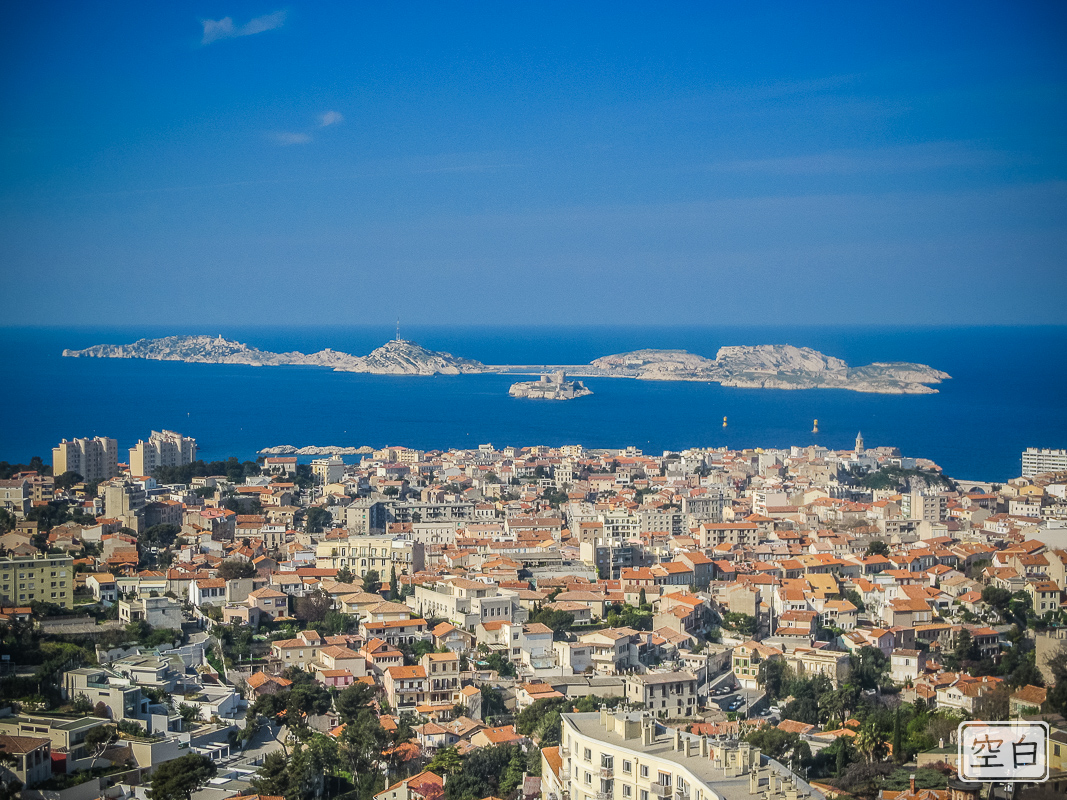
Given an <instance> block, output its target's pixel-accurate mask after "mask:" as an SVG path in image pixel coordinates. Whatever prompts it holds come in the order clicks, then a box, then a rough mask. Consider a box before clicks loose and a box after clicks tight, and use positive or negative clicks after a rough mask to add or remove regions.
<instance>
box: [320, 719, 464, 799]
mask: <svg viewBox="0 0 1067 800" xmlns="http://www.w3.org/2000/svg"><path fill="white" fill-rule="evenodd" d="M387 741H388V737H387V736H386V734H385V730H384V729H383V728H382V724H381V722H379V721H378V716H377V715H376V714H375V713H374V712H373V711H371V710H370V709H369V708H362V709H360V710H359V711H357V712H356V714H355V715H354V716H353V717H352V719H351V721H349V722H346V723H345V729H344V730H343V731H342V732H341V736H340V739H339V741H338V745H339V748H340V757H341V759H342V761H343V762H344V763H345V764H346V765H347V766H348V771H349V772H350V773H351V774H352V782H353V783H354V784H355V785H356V791H357V793H358V795H357V796H359V797H363V796H365V794H366V793H367V792H368V791H369V790H370V789H371V788H372V787H373V786H374V780H375V776H376V775H377V772H378V767H377V764H378V759H379V758H381V753H382V750H383V749H385V746H386V742H387ZM475 800H479V798H475Z"/></svg>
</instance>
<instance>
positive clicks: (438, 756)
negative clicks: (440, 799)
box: [426, 747, 463, 775]
mask: <svg viewBox="0 0 1067 800" xmlns="http://www.w3.org/2000/svg"><path fill="white" fill-rule="evenodd" d="M426 769H428V770H430V772H433V773H434V774H436V775H459V773H460V772H462V771H463V756H461V755H460V754H459V751H458V750H456V748H455V747H443V748H441V749H440V750H438V751H437V753H435V754H434V757H433V759H432V760H431V761H430V763H429V764H427V765H426Z"/></svg>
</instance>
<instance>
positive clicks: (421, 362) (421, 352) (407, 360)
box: [63, 336, 487, 375]
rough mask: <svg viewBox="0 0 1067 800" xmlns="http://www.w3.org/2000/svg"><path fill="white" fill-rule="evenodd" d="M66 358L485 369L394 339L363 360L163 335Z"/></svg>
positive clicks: (384, 370) (404, 371)
mask: <svg viewBox="0 0 1067 800" xmlns="http://www.w3.org/2000/svg"><path fill="white" fill-rule="evenodd" d="M63 355H64V356H67V357H69V358H147V359H152V360H155V361H184V362H187V363H194V364H248V365H250V366H254V367H264V366H283V365H289V366H292V365H300V366H312V367H329V368H330V369H332V370H334V371H335V372H370V373H374V374H376V375H438V374H440V375H459V374H461V373H469V372H485V371H487V370H486V367H485V365H484V364H481V363H479V362H477V361H472V360H470V359H468V358H457V357H455V356H453V355H452V354H451V353H438V352H435V351H433V350H427V349H426V348H425V347H423V346H422V345H419V344H416V343H415V342H409V341H406V340H404V339H393V340H392V341H389V342H386V343H385V344H383V345H382V346H381V347H379V348H378V349H377V350H374V351H373V352H372V353H370V354H369V355H366V356H354V355H350V354H349V353H343V352H341V351H338V350H330V349H329V348H327V349H325V350H320V351H319V352H317V353H310V354H305V353H298V352H291V353H272V352H270V351H267V350H257V349H256V348H254V347H249V346H248V345H246V344H242V343H241V342H231V341H229V340H227V339H224V338H222V337H221V336H217V337H213V336H166V337H164V338H162V339H139V340H138V341H136V342H134V343H133V344H120V345H114V344H99V345H96V346H95V347H87V348H86V349H84V350H64V351H63Z"/></svg>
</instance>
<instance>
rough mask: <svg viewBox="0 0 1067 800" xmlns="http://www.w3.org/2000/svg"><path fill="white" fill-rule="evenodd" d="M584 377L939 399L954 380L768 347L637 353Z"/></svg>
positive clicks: (602, 362)
mask: <svg viewBox="0 0 1067 800" xmlns="http://www.w3.org/2000/svg"><path fill="white" fill-rule="evenodd" d="M589 366H590V367H592V368H593V370H594V371H590V372H582V373H581V374H583V375H590V376H592V375H604V376H611V377H628V378H638V379H640V380H646V381H710V382H713V383H721V384H722V385H723V386H736V387H741V388H746V389H851V390H852V391H855V392H874V393H878V394H933V393H936V392H937V390H936V389H933V388H931V387H930V386H928V385H927V384H931V383H940V382H941V381H943V380H947V379H948V378H950V377H951V376H950V375H948V373H945V372H942V371H941V370H937V369H934V368H932V367H928V366H926V365H925V364H912V363H907V362H892V363H886V362H876V363H874V364H868V365H867V366H865V367H849V365H848V364H846V363H845V362H844V361H842V360H841V359H840V358H833V357H832V356H827V355H825V354H823V353H820V352H819V351H818V350H812V349H811V348H810V347H794V346H793V345H788V344H765V345H750V346H730V347H720V348H719V352H718V353H717V354H716V356H715V358H714V359H711V358H705V357H704V356H698V355H694V354H693V353H689V352H687V351H685V350H635V351H633V352H630V353H620V354H618V355H613V356H604V357H603V358H598V359H596V360H595V361H593V362H592V363H591V364H590V365H589Z"/></svg>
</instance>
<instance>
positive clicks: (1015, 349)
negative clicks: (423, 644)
mask: <svg viewBox="0 0 1067 800" xmlns="http://www.w3.org/2000/svg"><path fill="white" fill-rule="evenodd" d="M192 333H205V334H211V335H218V334H221V335H223V336H225V337H226V338H229V339H236V340H239V341H243V342H246V343H248V344H250V345H254V346H256V347H259V348H262V349H266V350H274V351H282V350H301V351H303V352H312V351H315V350H319V349H322V348H324V347H331V348H333V349H335V350H343V351H346V352H349V353H354V354H357V355H364V354H366V353H368V352H370V351H371V350H372V349H374V348H375V347H377V346H379V345H381V344H382V343H383V342H385V341H386V340H388V339H390V338H392V337H393V336H394V335H395V331H394V330H393V329H392V328H390V327H387V326H349V327H342V326H322V327H314V328H306V327H286V326H283V325H277V326H266V325H264V326H261V327H254V328H248V327H231V328H218V327H205V326H203V325H197V324H196V323H193V322H190V323H189V324H188V325H184V326H181V327H170V328H166V329H162V328H72V329H67V330H62V329H54V328H48V329H30V328H6V329H0V369H2V370H3V373H2V374H3V376H4V385H5V390H4V395H3V397H4V402H3V413H2V414H0V460H6V461H10V462H23V463H25V462H27V461H29V459H30V457H31V456H34V455H39V456H41V457H43V458H44V459H45V460H46V461H50V460H51V448H52V447H53V446H54V445H55V444H56V443H57V442H59V440H60V439H62V438H64V437H65V438H68V439H69V438H73V437H81V436H97V435H102V436H110V437H114V438H116V439H118V441H119V447H120V458H121V457H122V456H124V455H125V454H124V452H123V448H128V447H130V446H132V445H133V444H135V443H136V442H137V440H138V439H141V438H147V436H148V435H149V433H150V431H151V430H153V429H156V430H159V429H162V428H167V429H171V430H176V431H180V432H181V433H183V434H185V435H188V436H194V437H196V439H197V441H198V442H199V445H200V453H201V456H202V457H203V458H204V459H208V460H210V459H216V458H224V457H226V456H229V455H236V456H238V457H240V458H242V459H245V458H252V457H254V455H255V453H256V451H257V450H259V449H261V448H264V447H269V446H272V445H281V444H292V445H296V446H297V447H300V446H304V445H348V446H359V445H365V444H366V445H371V446H375V447H379V446H383V445H389V444H395V445H407V446H410V447H416V448H419V449H436V448H451V447H461V448H462V447H474V446H477V445H479V444H484V443H487V442H491V443H492V444H494V445H495V446H497V447H498V448H499V447H503V446H505V445H520V446H521V445H532V444H546V445H560V444H567V443H580V444H583V445H585V446H586V447H624V446H627V445H634V446H636V447H639V448H641V449H643V450H644V451H645V452H648V453H657V454H658V453H660V452H662V451H664V450H679V449H683V448H686V447H719V446H724V445H725V446H727V447H732V448H741V447H784V446H789V445H807V444H813V443H815V444H820V445H824V446H826V447H830V448H846V447H851V445H852V442H853V441H854V439H855V436H856V433H857V431H862V432H863V437H864V440H865V442H866V444H867V446H868V447H874V446H878V445H892V446H896V447H898V448H900V450H901V451H902V452H903V453H904V454H905V455H909V456H922V457H926V458H930V459H933V460H934V461H935V462H937V463H938V464H940V465H941V466H942V467H943V468H944V469H945V471H946V472H947V473H948V474H950V475H952V476H954V477H957V478H967V479H971V480H989V481H1005V480H1007V479H1009V478H1012V477H1014V476H1017V475H1018V474H1019V471H1020V453H1021V451H1022V450H1023V449H1024V448H1026V447H1057V448H1062V447H1067V414H1065V411H1067V327H1011V328H1009V327H973V328H921V329H919V328H910V329H909V328H877V327H858V326H856V327H847V326H837V327H819V326H811V327H790V328H781V327H771V326H763V327H751V328H740V327H728V328H727V327H713V326H708V327H666V326H663V327H648V326H644V327H638V326H633V327H622V328H604V327H583V326H574V327H529V328H517V327H509V328H489V327H460V326H456V327H444V326H414V325H411V326H408V325H404V327H403V328H402V330H401V335H402V336H403V337H404V338H406V339H411V340H413V341H416V342H419V343H420V344H422V345H424V346H426V347H428V348H430V349H434V350H445V351H448V352H451V353H453V354H455V355H459V356H465V357H468V358H475V359H478V360H479V361H483V362H485V363H488V364H507V363H511V364H540V363H544V364H581V363H586V362H588V361H590V360H592V359H594V358H597V357H599V356H604V355H608V354H611V353H619V352H623V351H627V350H634V349H638V348H644V347H654V348H677V349H684V350H689V351H690V352H693V353H698V354H700V355H705V356H709V357H714V356H715V352H716V351H717V349H718V348H719V347H720V346H721V345H728V344H735V345H746V344H777V343H788V344H794V345H797V346H808V347H813V348H816V349H818V350H821V351H822V352H824V353H827V354H828V355H832V356H837V357H840V358H843V359H845V360H846V361H847V362H848V363H849V364H851V365H862V364H868V363H871V362H873V361H914V362H920V363H925V364H929V365H931V366H933V367H936V368H938V369H942V370H944V371H946V372H948V373H949V374H950V375H952V376H953V377H952V380H949V381H945V382H944V383H942V384H940V385H939V386H938V387H937V388H938V389H939V390H940V391H939V393H938V394H932V395H903V396H901V395H869V394H860V393H857V392H850V391H841V390H803V391H783V390H774V389H733V388H725V387H722V386H719V385H717V384H704V383H684V382H679V383H660V382H647V381H635V380H625V379H605V378H602V379H588V380H586V385H588V386H589V388H591V389H592V390H593V392H594V393H595V394H594V395H593V396H592V397H587V398H582V399H579V400H575V401H570V402H562V403H555V402H547V401H538V400H524V399H515V398H511V397H509V396H508V394H507V389H508V386H509V385H510V384H511V383H512V382H513V381H514V380H515V378H514V377H509V376H506V375H461V376H438V377H401V376H380V375H357V374H351V373H335V372H330V371H329V370H326V369H321V368H309V367H249V366H226V365H213V364H183V363H175V362H160V361H142V360H122V359H73V358H63V357H61V355H60V353H61V352H62V350H63V348H65V347H67V348H74V349H79V348H84V347H88V346H90V345H94V344H104V343H107V344H123V343H128V342H132V341H134V340H136V339H138V338H141V337H157V336H165V335H171V334H192ZM724 416H725V417H727V418H728V422H729V424H728V427H726V428H723V427H722V418H723V417H724ZM814 419H818V420H819V433H817V434H813V433H812V432H811V429H812V421H813V420H814Z"/></svg>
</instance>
